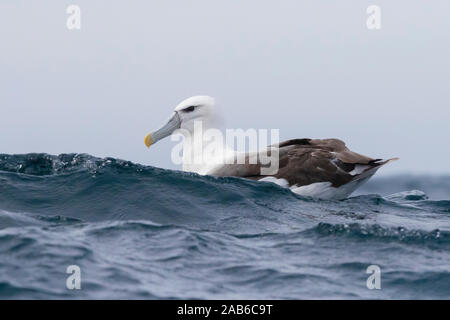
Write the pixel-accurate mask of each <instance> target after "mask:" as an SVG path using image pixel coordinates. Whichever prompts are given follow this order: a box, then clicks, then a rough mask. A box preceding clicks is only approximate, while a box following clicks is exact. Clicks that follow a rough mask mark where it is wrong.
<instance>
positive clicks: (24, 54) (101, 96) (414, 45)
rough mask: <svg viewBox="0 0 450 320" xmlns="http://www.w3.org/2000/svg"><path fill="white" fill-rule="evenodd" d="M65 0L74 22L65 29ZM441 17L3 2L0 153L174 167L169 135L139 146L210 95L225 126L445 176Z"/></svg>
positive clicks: (420, 12)
mask: <svg viewBox="0 0 450 320" xmlns="http://www.w3.org/2000/svg"><path fill="white" fill-rule="evenodd" d="M69 4H77V5H79V6H80V7H81V10H82V17H81V18H82V22H81V23H82V28H81V30H80V31H69V30H67V28H66V19H67V14H66V8H67V6H68V5H69ZM371 4H376V5H379V6H380V7H381V10H382V29H381V30H379V31H370V30H368V29H367V28H366V18H367V14H366V8H367V7H368V6H369V5H371ZM449 14H450V2H449V1H448V0H442V1H438V0H433V1H427V2H424V1H401V0H397V1H386V0H385V1H380V0H374V1H362V0H352V1H337V0H336V1H330V0H327V1H324V0H321V1H318V0H314V1H313V0H309V1H299V0H292V1H273V0H272V1H261V0H259V1H248V0H244V1H218V0H217V1H210V0H209V1H206V0H205V1H192V0H189V1H187V0H184V1H181V0H180V1H158V2H153V1H144V0H143V1H124V0H121V1H107V0H89V1H88V0H73V1H55V0H53V1H50V0H45V1H43V0H41V1H25V0H15V1H1V2H0V40H1V44H0V87H1V89H0V105H1V111H2V112H1V118H0V137H1V140H0V153H29V152H47V153H51V154H58V153H64V152H66V153H67V152H85V153H89V154H92V155H96V156H102V157H103V156H112V157H119V158H122V159H127V160H131V161H134V162H138V163H142V164H148V165H155V166H158V167H165V168H175V166H174V165H173V164H172V163H171V161H170V150H171V147H172V146H173V145H174V144H175V143H174V142H171V141H170V139H167V140H164V141H161V142H159V143H158V144H156V145H155V146H152V148H151V149H150V150H148V149H147V148H146V147H145V146H144V142H143V141H144V136H145V134H146V133H148V132H149V131H150V130H152V129H155V128H156V127H159V126H160V125H161V124H162V123H163V122H164V121H165V120H166V119H167V117H168V116H169V114H170V112H171V111H172V109H173V108H174V107H175V105H176V104H177V103H178V102H180V101H181V100H183V99H184V98H187V97H189V96H192V95H196V94H208V95H211V96H214V97H215V98H216V100H217V102H218V103H219V104H220V105H221V109H222V110H223V111H225V114H224V116H225V118H226V119H227V127H230V128H279V129H280V135H281V139H288V138H294V137H298V138H301V137H311V138H327V137H336V138H341V139H343V140H344V141H346V143H347V145H348V146H349V147H350V148H351V149H353V150H354V151H357V152H360V153H363V154H366V155H368V156H373V157H382V158H385V157H393V156H398V157H400V158H401V160H400V161H399V162H396V163H394V164H392V165H390V166H389V168H386V169H383V173H384V174H388V173H396V172H415V173H448V172H449V168H448V159H449V158H450V148H449V146H448V141H449V136H450V135H449V133H450V129H449V118H450V110H449V107H450V105H449V101H450V90H449V89H450V88H449V84H450V60H449V57H450V15H449Z"/></svg>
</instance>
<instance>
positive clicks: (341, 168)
mask: <svg viewBox="0 0 450 320" xmlns="http://www.w3.org/2000/svg"><path fill="white" fill-rule="evenodd" d="M270 147H272V148H278V150H279V170H278V172H277V173H276V174H274V175H273V176H274V177H276V178H278V179H281V178H282V179H285V180H286V181H287V182H288V184H289V186H292V185H297V186H298V187H300V186H304V185H309V184H311V183H315V182H330V183H331V184H332V185H333V186H334V187H339V186H341V185H343V184H346V183H348V182H350V181H352V180H354V179H357V178H358V177H359V176H360V175H363V174H364V172H366V171H368V170H371V169H373V168H377V167H379V166H381V165H383V164H385V163H386V162H385V161H384V162H379V161H380V159H372V158H369V157H366V156H363V155H361V154H358V153H356V152H353V151H350V150H349V149H348V148H347V147H346V146H345V143H344V142H343V141H341V140H338V139H323V140H320V139H293V140H287V141H283V142H281V143H279V144H277V145H272V146H270ZM255 154H256V153H253V154H249V155H248V156H247V157H246V160H247V161H248V160H249V159H251V158H252V157H255ZM357 165H359V166H362V169H361V172H360V173H359V174H351V173H350V172H352V171H353V170H354V169H355V167H356V166H357ZM261 167H262V165H261V164H260V163H256V164H250V163H249V162H246V164H230V165H225V166H222V167H221V168H219V169H217V170H215V171H214V172H211V174H212V175H216V176H239V177H244V178H248V179H253V180H259V179H262V178H264V177H265V176H263V175H261Z"/></svg>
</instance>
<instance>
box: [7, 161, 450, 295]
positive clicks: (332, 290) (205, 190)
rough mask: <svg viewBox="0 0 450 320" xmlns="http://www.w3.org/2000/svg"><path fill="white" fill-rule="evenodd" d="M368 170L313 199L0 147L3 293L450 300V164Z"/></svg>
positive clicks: (272, 188)
mask: <svg viewBox="0 0 450 320" xmlns="http://www.w3.org/2000/svg"><path fill="white" fill-rule="evenodd" d="M378 176H379V178H376V177H375V178H373V180H372V181H370V182H369V183H368V184H367V185H366V186H365V187H363V188H362V189H360V190H359V191H358V194H357V195H356V196H354V197H352V198H349V199H347V200H343V201H321V200H313V199H306V198H302V197H300V196H297V195H295V194H293V193H291V192H290V191H289V190H287V189H283V188H281V187H278V186H276V185H274V184H271V183H262V182H254V181H249V180H244V179H240V178H214V177H208V176H198V175H196V174H191V173H183V172H178V171H171V170H163V169H159V168H154V167H149V166H142V165H138V164H133V163H131V162H127V161H122V160H118V159H112V158H107V159H99V158H95V157H92V156H89V155H85V154H66V155H60V156H52V155H46V154H27V155H0V298H1V299H25V298H31V299H60V298H62V299H83V298H86V299H109V298H120V299H194V298H195V299H338V298H343V299H449V298H450V200H449V199H450V176H444V177H427V176H407V175H404V176H394V177H383V174H382V170H380V172H379V173H378ZM70 265H77V266H79V267H80V270H81V289H80V290H69V289H67V287H66V280H67V278H68V277H69V276H70V274H68V273H66V271H67V267H68V266H70ZM370 265H377V266H379V268H380V270H381V273H380V279H381V289H379V290H377V289H374V290H369V289H368V288H367V286H366V281H367V278H368V277H369V276H370V274H367V273H366V270H367V267H368V266H370Z"/></svg>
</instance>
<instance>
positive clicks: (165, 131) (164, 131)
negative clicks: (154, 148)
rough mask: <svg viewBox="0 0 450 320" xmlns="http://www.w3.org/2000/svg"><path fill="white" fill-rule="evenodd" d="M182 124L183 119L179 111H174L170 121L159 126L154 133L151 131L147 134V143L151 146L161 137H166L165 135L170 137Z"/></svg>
mask: <svg viewBox="0 0 450 320" xmlns="http://www.w3.org/2000/svg"><path fill="white" fill-rule="evenodd" d="M180 126H181V120H180V116H179V115H178V113H177V112H174V113H173V115H172V117H170V119H169V121H167V123H166V124H165V125H164V126H162V127H161V128H159V129H158V130H156V131H153V132H152V133H149V134H148V135H146V136H145V140H144V142H145V145H146V146H147V147H148V148H150V146H151V145H152V144H155V143H156V142H158V141H159V140H161V139H164V138H165V137H168V136H170V135H171V134H172V132H174V131H175V130H176V129H179V128H180Z"/></svg>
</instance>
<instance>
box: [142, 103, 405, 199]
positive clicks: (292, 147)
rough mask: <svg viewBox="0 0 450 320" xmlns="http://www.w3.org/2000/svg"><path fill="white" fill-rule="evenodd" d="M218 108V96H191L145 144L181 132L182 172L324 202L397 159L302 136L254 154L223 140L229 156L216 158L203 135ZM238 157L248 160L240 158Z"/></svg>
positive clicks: (348, 191) (344, 194)
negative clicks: (270, 158)
mask: <svg viewBox="0 0 450 320" xmlns="http://www.w3.org/2000/svg"><path fill="white" fill-rule="evenodd" d="M215 111H216V110H215V100H214V98H212V97H209V96H194V97H190V98H188V99H186V100H184V101H182V102H181V103H179V104H178V105H177V106H176V107H175V110H174V112H173V114H172V115H171V116H170V118H169V120H168V121H167V123H166V124H165V125H164V126H162V127H161V128H160V129H158V130H156V131H154V132H152V133H149V134H148V135H147V136H146V137H145V145H146V146H147V147H150V146H151V145H152V144H155V143H156V142H158V141H159V140H161V139H163V138H165V137H168V136H170V135H172V134H173V133H180V134H181V135H182V136H183V140H182V149H183V152H182V154H183V155H182V169H183V171H188V172H196V173H198V174H201V175H212V176H217V177H224V176H233V177H241V178H246V179H251V180H257V181H265V182H272V183H276V184H278V185H280V186H282V187H286V188H289V189H290V190H291V191H292V192H294V193H296V194H299V195H301V196H305V197H312V198H319V199H325V200H340V199H345V198H347V197H349V196H350V195H351V194H352V193H353V192H354V191H355V190H356V189H357V188H358V187H359V186H361V185H362V184H363V183H364V182H366V181H367V180H368V179H370V177H372V176H373V175H374V174H375V172H376V171H377V170H378V169H379V168H381V167H382V166H384V165H385V164H387V163H389V162H391V161H394V160H397V159H398V158H392V159H386V160H385V159H378V158H376V159H375V158H370V157H367V156H364V155H361V154H359V153H356V152H353V151H350V150H349V149H348V148H347V147H346V145H345V143H344V142H343V141H341V140H339V139H309V138H302V139H290V140H287V141H283V142H280V143H276V144H272V145H270V146H268V147H267V148H266V149H264V150H258V151H256V152H242V151H235V150H230V149H229V147H226V146H223V145H222V144H221V145H220V148H221V149H222V150H220V151H221V152H220V158H221V159H225V160H224V161H217V157H218V155H217V154H218V153H217V152H214V155H213V154H212V153H205V150H206V149H208V150H213V149H214V148H211V145H210V144H212V139H210V140H209V141H207V140H208V139H206V140H205V137H204V136H202V135H204V132H205V131H206V130H207V129H210V128H214V125H215V124H216V123H217V121H216V120H217V114H216V112H215ZM198 124H201V126H200V128H201V130H198V128H199V126H198ZM198 141H201V142H202V143H198ZM216 149H217V148H216ZM216 151H217V150H216ZM262 154H267V155H276V156H277V170H275V171H273V172H272V173H271V174H267V173H263V172H264V168H266V167H267V163H266V162H264V163H263V161H261V159H262V157H261V155H262ZM242 156H243V157H242ZM239 157H241V158H240V159H245V161H244V162H239V161H236V159H237V158H239ZM230 159H232V160H231V161H229V160H230Z"/></svg>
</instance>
